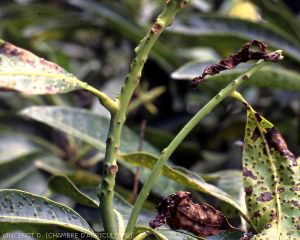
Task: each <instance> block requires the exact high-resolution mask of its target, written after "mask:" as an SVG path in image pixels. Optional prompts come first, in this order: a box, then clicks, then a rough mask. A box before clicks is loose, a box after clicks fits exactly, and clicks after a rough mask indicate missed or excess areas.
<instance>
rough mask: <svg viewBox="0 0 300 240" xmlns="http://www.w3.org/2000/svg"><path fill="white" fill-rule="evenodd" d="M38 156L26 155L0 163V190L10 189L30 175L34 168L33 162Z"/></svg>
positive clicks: (34, 154)
mask: <svg viewBox="0 0 300 240" xmlns="http://www.w3.org/2000/svg"><path fill="white" fill-rule="evenodd" d="M39 156H40V154H37V153H33V152H32V153H31V154H26V155H24V156H20V157H18V158H15V159H11V160H9V161H1V162H0V176H1V180H0V188H10V187H12V186H13V185H14V184H16V183H18V182H19V181H21V180H22V179H24V178H25V177H27V176H29V175H30V174H32V173H33V172H34V171H35V170H36V168H35V166H34V164H33V162H34V161H35V160H36V159H37V158H38V157H39Z"/></svg>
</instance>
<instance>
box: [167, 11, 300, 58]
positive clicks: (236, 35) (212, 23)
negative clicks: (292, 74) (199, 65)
mask: <svg viewBox="0 0 300 240" xmlns="http://www.w3.org/2000/svg"><path fill="white" fill-rule="evenodd" d="M170 31H171V32H172V33H176V34H177V35H179V36H177V37H178V38H179V37H183V40H184V42H185V44H186V45H190V46H191V45H194V44H195V45H196V44H197V45H198V46H199V44H200V45H205V46H212V47H214V48H216V49H218V50H221V51H224V48H226V47H230V48H238V47H240V46H241V44H243V43H245V42H248V41H249V40H251V39H257V40H260V41H262V42H265V43H267V44H268V45H269V46H270V47H272V48H274V49H282V50H283V52H284V55H285V56H289V57H290V58H291V59H293V60H296V61H298V62H299V61H300V48H299V42H297V41H294V38H289V37H288V36H287V35H282V32H279V31H278V32H277V31H276V29H271V28H270V27H267V26H265V25H262V24H258V23H255V22H251V21H248V20H243V19H237V18H229V17H221V16H199V14H198V15H197V16H191V17H189V18H188V19H187V20H186V21H183V22H180V23H178V24H177V25H175V24H174V25H173V26H172V28H171V29H170Z"/></svg>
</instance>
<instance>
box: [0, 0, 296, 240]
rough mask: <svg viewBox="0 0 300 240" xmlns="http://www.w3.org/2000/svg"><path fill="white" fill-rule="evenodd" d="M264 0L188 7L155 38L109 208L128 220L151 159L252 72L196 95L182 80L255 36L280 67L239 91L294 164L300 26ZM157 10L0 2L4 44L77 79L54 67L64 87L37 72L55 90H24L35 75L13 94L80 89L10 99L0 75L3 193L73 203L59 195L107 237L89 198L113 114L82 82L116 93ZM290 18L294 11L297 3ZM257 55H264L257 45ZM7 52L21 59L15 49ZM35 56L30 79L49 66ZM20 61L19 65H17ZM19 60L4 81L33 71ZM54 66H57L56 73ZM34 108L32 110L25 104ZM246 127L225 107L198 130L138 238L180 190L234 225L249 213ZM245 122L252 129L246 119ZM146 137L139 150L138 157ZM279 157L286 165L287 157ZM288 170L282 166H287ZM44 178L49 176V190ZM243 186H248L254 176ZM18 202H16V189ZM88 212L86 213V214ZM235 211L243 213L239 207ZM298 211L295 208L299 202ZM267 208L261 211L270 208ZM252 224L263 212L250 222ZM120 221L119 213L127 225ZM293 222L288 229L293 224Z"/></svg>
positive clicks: (106, 0)
mask: <svg viewBox="0 0 300 240" xmlns="http://www.w3.org/2000/svg"><path fill="white" fill-rule="evenodd" d="M266 2H267V1H262V0H257V1H256V0H255V1H251V3H250V2H247V3H248V4H249V5H247V6H246V7H245V5H243V3H242V1H204V0H194V1H191V3H190V4H189V5H188V7H187V9H186V10H185V11H184V12H182V13H180V15H179V16H178V18H176V20H175V22H174V24H173V25H172V26H171V27H170V28H168V30H167V32H165V33H164V34H163V36H162V37H161V38H160V39H159V40H158V42H157V44H156V45H155V46H154V48H153V51H152V52H151V56H150V59H149V60H148V61H147V62H146V64H145V68H144V70H143V75H142V79H141V84H140V86H138V88H137V90H136V91H135V93H134V98H133V99H132V101H131V103H130V105H129V110H128V111H129V115H128V119H127V122H126V124H127V126H128V128H127V127H126V128H125V129H124V134H123V135H122V140H123V141H122V145H121V152H120V154H119V156H118V158H119V160H120V167H119V173H118V177H117V188H116V191H117V192H118V194H119V195H120V196H119V195H118V196H117V197H116V199H115V202H116V206H117V207H116V209H117V211H118V212H119V213H120V214H121V215H122V216H128V212H129V211H130V209H131V206H130V205H129V204H128V201H129V202H130V201H132V198H131V194H132V191H133V186H134V184H135V181H136V179H138V180H139V181H138V186H139V187H141V185H142V184H143V183H144V182H145V181H146V180H147V178H148V176H149V172H150V171H149V169H151V168H153V166H154V164H155V163H156V161H157V155H158V154H159V152H160V151H161V150H162V149H163V148H164V147H165V146H166V145H167V144H168V143H169V142H170V141H171V140H172V139H173V138H174V136H175V135H176V133H177V132H178V130H179V129H181V128H182V126H183V125H184V124H185V123H186V122H187V120H189V119H190V118H191V117H192V116H193V115H194V114H195V113H196V112H197V111H198V110H199V109H200V108H201V107H202V106H203V105H204V104H205V103H206V102H207V101H209V100H210V99H211V98H212V97H213V96H214V95H215V93H216V92H217V91H218V90H219V89H220V87H224V86H225V85H226V84H227V83H228V82H229V81H231V80H232V79H234V78H235V77H236V76H238V75H239V74H240V73H241V72H242V71H243V70H245V69H247V68H248V66H249V65H247V64H241V65H239V66H238V67H237V68H235V69H234V70H232V71H222V73H220V74H218V75H216V76H212V77H208V78H207V80H206V81H205V83H204V84H201V85H200V86H199V87H197V89H191V87H190V83H191V82H190V81H189V80H192V79H193V78H195V77H196V76H198V75H199V74H201V72H202V71H205V69H206V68H207V67H208V66H210V65H211V64H214V63H216V62H219V61H220V59H224V58H226V57H228V55H229V54H230V53H234V52H237V51H238V49H239V48H240V46H241V45H242V44H243V43H245V42H247V41H249V40H251V39H258V40H259V41H263V42H264V43H266V44H267V45H268V46H269V47H270V48H271V49H274V50H275V49H282V50H283V55H284V57H285V61H283V62H282V63H278V64H277V65H269V66H268V65H267V66H266V67H264V68H263V69H261V70H260V71H259V72H258V73H256V74H254V76H253V78H252V79H251V80H249V82H247V85H248V86H247V87H243V88H242V89H241V93H242V94H243V96H245V98H247V99H248V101H249V103H250V104H251V106H253V108H255V109H257V110H258V111H259V112H260V113H263V115H264V116H265V117H266V118H267V119H271V120H272V122H274V124H275V125H276V126H277V128H278V129H279V130H280V132H281V133H282V134H283V136H284V138H285V139H286V140H287V143H288V145H289V146H290V149H291V151H292V152H293V153H295V155H296V156H297V155H299V149H298V148H297V145H298V143H300V136H299V131H298V130H299V128H300V125H299V124H300V121H299V119H300V118H299V117H300V115H299V114H300V112H299V111H300V109H299V100H298V96H299V93H298V92H299V90H300V75H299V65H300V32H299V29H300V28H299V25H300V24H299V20H298V19H297V18H296V13H293V12H292V11H291V10H290V9H288V7H287V6H286V5H285V4H284V3H283V2H281V1H280V5H278V6H277V7H276V6H275V5H276V4H277V2H278V1H276V4H274V2H275V1H273V0H272V1H268V3H266ZM269 2H270V3H269ZM162 4H163V1H161V0H157V1H150V0H149V1H148V0H146V1H139V0H125V1H122V4H121V2H119V1H110V0H102V1H96V0H87V1H82V0H65V1H55V0H54V1H53V0H51V1H50V0H49V1H20V2H19V3H16V2H11V1H1V3H0V9H1V15H0V20H1V23H2V24H1V26H0V34H1V38H2V39H5V40H7V41H8V42H11V43H13V44H15V45H17V46H19V47H21V48H24V49H28V50H30V51H31V52H33V53H35V54H37V55H39V56H41V57H43V58H44V59H47V60H49V61H52V62H55V63H57V64H58V65H59V66H62V67H63V68H64V69H65V70H66V71H68V72H71V73H73V74H74V75H70V74H68V73H67V72H65V71H63V70H61V71H60V68H59V69H56V70H59V72H57V74H58V75H59V76H57V75H56V80H57V79H64V80H65V81H63V82H62V84H61V82H60V84H57V82H56V81H55V80H53V76H51V78H50V77H49V75H44V76H40V75H39V76H35V79H36V81H39V82H40V81H44V82H46V83H48V84H51V85H52V86H53V88H51V89H49V88H45V89H44V88H37V87H34V84H33V85H29V82H26V81H27V80H28V79H29V78H30V79H32V77H33V72H30V74H28V75H26V74H25V75H23V76H22V79H23V80H24V81H23V82H22V83H23V85H21V86H18V87H19V88H18V89H17V90H18V91H21V92H23V93H28V92H26V91H25V90H26V89H27V90H28V89H34V91H35V92H34V94H45V93H53V94H54V93H57V92H69V91H71V90H75V89H78V90H76V91H74V92H70V93H67V94H65V95H45V96H39V95H26V94H25V95H19V94H16V93H14V92H10V91H7V90H9V89H15V85H14V86H13V79H15V78H14V77H12V78H11V79H10V78H7V76H4V75H1V76H0V81H1V82H2V83H3V82H4V81H6V85H5V84H2V85H5V88H4V89H2V90H6V91H2V92H0V105H1V108H0V150H1V153H0V166H1V169H0V172H2V174H1V178H0V186H1V187H2V188H17V189H21V190H24V191H29V192H33V193H35V194H43V193H45V192H48V191H50V190H51V193H50V196H51V198H53V199H54V200H61V194H63V195H66V196H67V197H68V198H63V202H64V203H66V204H68V205H69V206H71V207H74V208H76V211H77V212H78V213H79V214H81V215H82V216H84V219H86V220H87V222H88V224H89V225H86V223H85V222H84V223H83V225H84V226H88V228H87V229H88V230H87V231H88V232H87V233H90V232H89V231H90V229H89V227H90V226H91V228H92V229H93V230H94V231H96V232H100V231H102V230H103V229H102V226H99V223H98V221H99V213H97V214H96V213H95V212H93V211H91V210H90V207H95V205H96V206H97V204H98V202H95V189H96V186H97V185H98V184H99V182H100V180H101V176H99V172H101V168H102V164H101V162H102V160H103V158H104V149H105V138H106V134H107V131H108V124H109V115H108V112H107V111H106V110H105V109H104V108H103V107H102V106H101V105H100V104H99V102H98V100H97V99H96V98H95V97H94V96H93V95H92V94H91V93H89V92H87V91H84V90H82V88H83V85H81V83H79V82H80V81H79V80H78V79H80V80H81V81H84V82H87V83H88V84H89V85H90V86H92V87H93V88H95V89H101V90H102V91H103V92H105V93H107V95H109V96H110V97H115V96H116V95H117V93H118V92H119V89H120V87H121V85H122V83H123V79H124V78H125V76H126V73H127V70H128V67H129V64H130V62H131V60H132V58H133V54H132V52H133V50H134V48H135V47H136V45H137V44H138V42H139V40H140V39H141V38H142V37H143V36H144V34H145V32H146V30H147V29H148V27H149V25H150V23H152V21H153V19H154V18H155V16H156V15H157V13H159V12H160V10H161V6H162ZM292 4H297V3H295V2H293V3H292ZM25 9H26V10H25ZM293 10H295V11H297V7H294V8H293ZM278 19H280V21H278ZM283 23H284V24H283ZM10 46H11V45H8V43H7V44H5V45H3V44H2V45H1V48H0V51H1V53H2V55H3V52H4V51H6V50H7V49H8V47H10ZM249 47H250V46H249ZM259 48H260V50H264V48H263V47H261V45H259ZM250 49H252V48H250ZM248 50H249V49H248ZM254 50H255V49H254ZM18 51H23V50H20V49H19V50H18ZM6 52H7V51H6ZM9 53H10V55H18V56H20V54H14V53H13V52H11V51H9ZM25 53H27V52H25ZM30 56H31V57H32V58H31V60H32V63H33V64H35V63H36V61H38V63H39V66H40V69H36V68H34V69H31V70H32V71H34V70H41V71H42V70H43V69H44V67H45V65H47V66H48V65H49V64H51V63H48V62H47V61H46V60H43V59H36V58H35V56H32V55H30ZM250 58H251V57H250ZM21 60H22V59H21ZM4 62H8V61H7V59H5V57H3V56H1V63H4ZM20 62H21V63H22V61H19V62H18V63H20ZM22 64H23V65H22ZM22 64H20V65H13V64H11V63H10V64H7V65H3V64H1V66H0V70H1V74H2V73H4V72H5V71H8V70H10V69H16V68H18V69H17V70H18V71H21V70H22V69H25V68H27V67H28V66H27V65H28V64H24V62H23V63H22ZM40 64H41V65H40ZM233 65H237V64H233ZM51 66H52V67H53V68H56V65H51ZM228 68H229V69H230V68H232V67H228ZM54 70H55V69H54ZM222 70H225V69H222ZM8 72H9V71H8ZM218 72H219V71H218ZM52 73H53V72H51V74H52ZM47 74H50V73H47ZM210 75H213V74H210ZM75 76H76V77H75ZM170 76H171V77H170ZM19 78H21V77H20V76H19ZM201 79H202V78H201ZM18 80H20V79H18ZM52 81H53V82H52ZM30 84H31V82H30ZM37 86H38V87H40V85H37ZM249 86H250V87H249ZM80 88H81V89H80ZM24 89H25V90H24ZM32 105H34V106H33V107H29V106H32ZM42 105H50V106H47V107H43V106H42ZM75 107H80V108H83V109H82V110H79V109H76V108H75ZM21 110H22V111H21ZM248 114H249V112H248ZM145 119H147V127H146V128H145V133H144V135H145V137H144V138H145V139H139V137H138V135H139V125H140V123H141V122H142V121H143V120H145ZM250 119H252V118H250ZM32 120H37V121H39V122H41V123H38V122H36V121H32ZM252 120H253V119H252ZM248 121H250V120H249V119H248ZM244 122H245V117H244V111H243V109H242V107H240V106H239V105H238V104H236V103H234V102H233V101H231V100H228V101H225V102H224V103H223V104H222V105H221V106H219V107H218V108H217V109H216V111H214V112H212V113H211V114H210V115H209V116H208V117H207V118H205V119H204V120H203V121H202V122H201V123H200V124H199V125H198V127H197V128H196V129H195V130H194V131H193V132H192V134H190V135H189V136H188V138H187V139H186V140H185V141H184V142H183V143H182V144H181V145H180V146H179V148H178V149H177V150H176V151H175V153H174V155H172V158H171V159H170V161H169V164H168V165H167V166H166V167H165V169H164V170H163V173H162V175H163V176H162V177H160V178H159V180H158V184H157V186H156V187H155V188H154V189H153V190H152V192H151V195H150V198H149V200H148V201H147V202H146V203H145V207H146V208H147V209H148V210H151V212H150V211H145V213H143V214H142V215H141V219H140V221H139V226H140V228H137V229H136V232H135V234H136V235H138V234H140V233H142V232H145V231H144V230H145V229H143V228H142V227H141V226H143V227H144V226H145V225H147V223H148V222H149V220H150V219H152V218H153V217H154V212H153V210H154V209H155V205H156V202H157V201H158V199H159V198H160V197H163V196H166V195H169V194H171V193H173V192H177V191H180V190H191V189H192V190H194V191H195V192H194V198H195V199H196V200H200V201H210V202H211V203H213V204H214V205H215V206H218V207H219V208H220V210H222V211H223V212H224V213H226V215H227V216H229V218H230V221H232V222H233V223H234V225H235V226H239V225H240V220H239V214H238V213H237V210H236V209H238V210H239V211H240V212H242V211H243V210H245V209H246V206H245V205H244V203H243V201H242V200H241V196H242V194H243V189H242V186H241V182H242V172H241V171H240V169H242V161H241V159H242V150H241V141H243V138H244V137H243V136H244ZM248 124H252V125H253V126H254V123H253V122H250V123H249V122H248ZM252 125H251V126H252ZM262 128H263V127H262ZM254 133H255V134H254ZM254 133H253V134H252V136H253V135H254V136H253V139H252V140H253V141H254V142H256V141H259V140H257V139H260V138H262V137H263V136H261V133H260V134H259V132H258V130H256V131H255V130H254ZM273 133H274V132H268V134H269V135H268V136H269V137H268V136H265V137H266V138H267V140H266V141H268V138H271V144H270V146H269V147H270V149H273V150H272V151H275V150H276V151H277V150H278V149H277V148H276V147H275V148H274V147H272V146H273V145H274V144H273V143H272V141H273V140H274V138H273V137H272V136H273V135H272V134H273ZM141 141H142V142H143V143H144V144H142V145H143V148H142V149H139V147H138V146H141ZM249 141H251V140H249ZM274 141H275V142H276V143H278V142H279V145H276V146H277V147H278V146H279V147H280V146H281V147H284V146H285V145H284V144H285V143H284V142H281V138H280V139H275V140H274ZM269 142H270V141H269ZM272 144H273V145H272ZM138 150H142V151H143V152H150V153H152V154H153V156H152V155H150V154H147V153H143V152H137V151H138ZM279 150H280V149H279ZM270 151H271V150H270ZM276 151H275V152H276ZM288 153H289V152H288ZM288 153H287V154H288ZM274 154H276V153H274ZM155 155H156V156H155ZM279 155H280V156H279V157H282V156H283V157H285V155H284V154H279ZM244 161H245V159H244ZM295 161H296V160H295ZM174 165H178V166H177V167H175V166H174ZM20 166H22V169H20ZM137 167H138V168H139V169H137ZM285 168H286V169H288V166H285ZM220 169H222V170H223V169H236V170H235V172H234V173H235V174H232V170H224V171H220ZM253 172H255V170H253ZM246 175H247V174H246ZM279 175H280V174H279ZM137 176H138V177H137ZM253 176H254V175H253ZM50 177H52V178H51V180H50V182H49V184H48V182H47V181H48V179H49V178H50ZM244 177H247V176H245V174H244ZM170 179H173V180H172V181H171V180H170ZM237 179H239V180H240V181H237ZM247 179H248V178H247ZM250 180H251V181H252V180H255V179H253V178H251V177H250ZM33 183H34V188H33V187H32V186H33ZM60 184H63V185H64V186H66V189H64V191H60V190H61V189H59V188H58V187H57V186H59V185H60ZM245 187H246V189H247V190H246V195H247V197H249V198H250V197H251V194H252V192H253V189H252V190H251V189H250V188H249V187H250V186H248V185H247V186H245ZM291 187H293V186H292V185H291ZM277 190H278V189H277ZM275 191H276V189H275ZM291 191H292V190H291ZM250 192H251V194H250ZM266 192H267V191H266ZM293 192H294V191H292V192H290V191H289V193H293ZM23 194H25V193H23ZM59 194H60V195H59ZM257 194H258V196H256V198H255V199H257V198H259V197H260V198H259V199H268V198H270V197H271V196H270V195H268V194H263V193H260V192H258V193H257ZM1 196H2V195H1ZM20 196H21V197H22V193H20ZM220 196H221V197H220ZM253 196H254V195H253ZM253 196H252V197H253ZM93 197H94V198H93ZM123 198H125V200H123ZM70 199H72V200H70ZM219 199H221V200H222V201H220V200H219ZM224 199H225V200H224ZM272 199H273V197H272ZM38 200H40V199H38ZM252 200H253V199H252ZM131 203H132V204H133V202H131ZM228 203H229V204H228ZM277 204H278V203H277ZM83 205H87V206H86V207H87V209H88V210H87V209H86V207H83ZM91 205H92V206H91ZM279 205H280V204H279ZM283 205H284V204H283ZM232 206H239V207H240V209H239V208H234V207H232ZM293 206H294V207H295V208H297V207H299V206H298V205H297V204H296V203H295V204H294V205H293ZM275 208H276V207H275ZM56 210H57V211H58V210H59V207H58V209H56ZM65 210H66V209H65ZM258 210H260V209H255V210H251V212H253V215H255V213H256V212H257V211H258ZM273 210H274V209H273V208H270V209H268V211H270V212H271V211H273ZM66 211H67V210H66ZM251 214H252V213H251ZM49 218H51V216H49ZM71 218H72V216H71ZM259 218H260V216H258V217H257V219H259ZM46 219H47V218H46ZM127 220H128V219H126V217H125V220H124V221H125V222H126V221H127ZM74 221H75V220H74ZM257 221H258V222H257V223H256V225H258V226H259V227H258V229H259V230H262V229H263V228H264V227H265V226H266V225H267V224H269V222H266V223H265V224H264V223H263V222H264V221H265V220H264V219H263V220H260V221H259V220H257ZM287 222H288V221H287ZM297 224H298V223H295V224H294V225H295V226H296V227H295V228H297ZM77 225H78V224H75V226H72V230H73V231H77V230H78V229H77V227H78V226H77ZM253 225H254V226H255V224H253ZM261 225H263V227H261ZM120 228H121V227H120ZM270 228H271V227H270ZM32 229H35V227H34V226H33V227H32ZM185 230H187V229H185ZM256 230H257V229H256ZM45 231H46V230H45ZM146 231H148V232H149V234H150V233H151V234H152V235H154V236H156V238H157V239H163V238H162V237H161V235H160V234H164V235H165V236H167V237H169V239H182V238H183V237H186V235H187V234H186V233H185V232H179V233H178V232H173V231H169V230H166V229H159V230H158V231H154V230H151V229H148V228H147V229H146ZM227 234H228V236H229V237H228V238H227V239H239V237H240V234H236V235H235V236H234V237H231V238H230V236H233V235H234V233H226V232H225V233H221V235H220V237H215V238H211V239H226V237H227ZM231 234H233V235H231ZM292 234H294V233H292ZM295 236H296V235H295ZM93 237H94V238H95V239H96V238H97V236H93ZM192 238H195V236H192ZM208 239H210V238H208Z"/></svg>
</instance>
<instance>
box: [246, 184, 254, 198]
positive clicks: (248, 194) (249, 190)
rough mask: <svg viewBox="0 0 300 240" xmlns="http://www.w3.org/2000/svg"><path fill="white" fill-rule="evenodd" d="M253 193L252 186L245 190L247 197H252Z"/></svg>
mask: <svg viewBox="0 0 300 240" xmlns="http://www.w3.org/2000/svg"><path fill="white" fill-rule="evenodd" d="M252 192H253V187H252V186H249V187H246V188H245V193H246V195H247V196H251V194H252Z"/></svg>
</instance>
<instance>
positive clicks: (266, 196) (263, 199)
mask: <svg viewBox="0 0 300 240" xmlns="http://www.w3.org/2000/svg"><path fill="white" fill-rule="evenodd" d="M272 199H273V197H272V194H271V193H270V192H264V193H261V194H260V196H259V197H257V198H256V200H257V201H259V202H268V201H271V200H272Z"/></svg>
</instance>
